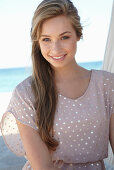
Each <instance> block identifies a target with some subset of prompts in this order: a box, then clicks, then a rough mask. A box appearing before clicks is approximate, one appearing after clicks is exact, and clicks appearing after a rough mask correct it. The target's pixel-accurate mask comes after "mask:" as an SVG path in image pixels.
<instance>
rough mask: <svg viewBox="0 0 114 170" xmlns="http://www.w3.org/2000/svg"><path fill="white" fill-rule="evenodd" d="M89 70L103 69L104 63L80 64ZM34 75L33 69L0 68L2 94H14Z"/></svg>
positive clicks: (0, 90)
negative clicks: (25, 80)
mask: <svg viewBox="0 0 114 170" xmlns="http://www.w3.org/2000/svg"><path fill="white" fill-rule="evenodd" d="M78 64H79V65H80V66H82V67H84V68H86V69H88V70H91V69H96V70H100V69H101V68H102V64H103V61H89V62H78ZM30 75H32V67H30V66H28V67H15V68H0V92H6V93H7V92H12V91H13V89H14V88H15V87H16V86H17V85H18V84H19V83H20V82H21V81H23V80H24V79H26V78H27V77H29V76H30Z"/></svg>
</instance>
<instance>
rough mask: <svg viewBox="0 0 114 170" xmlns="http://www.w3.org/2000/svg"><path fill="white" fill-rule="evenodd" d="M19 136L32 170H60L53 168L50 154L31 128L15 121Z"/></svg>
mask: <svg viewBox="0 0 114 170" xmlns="http://www.w3.org/2000/svg"><path fill="white" fill-rule="evenodd" d="M17 125H18V129H19V132H20V136H21V139H22V142H23V145H24V148H25V152H26V156H27V159H28V160H29V162H30V164H31V166H32V168H33V169H34V170H60V169H58V168H54V167H53V162H52V159H51V154H50V152H49V150H48V148H47V146H46V144H45V143H44V142H43V141H42V139H41V137H40V135H39V134H38V132H37V131H36V130H34V129H33V128H31V127H29V126H27V125H24V124H22V123H20V122H19V121H18V120H17Z"/></svg>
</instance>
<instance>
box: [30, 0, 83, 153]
mask: <svg viewBox="0 0 114 170" xmlns="http://www.w3.org/2000/svg"><path fill="white" fill-rule="evenodd" d="M58 15H65V16H67V17H68V18H69V19H70V21H71V24H72V26H73V28H74V29H75V31H76V34H77V36H78V37H79V38H82V26H81V24H80V17H79V15H78V11H77V9H76V7H75V6H74V5H73V3H72V2H71V1H70V0H43V1H42V2H41V3H40V5H39V6H38V7H37V9H36V11H35V13H34V16H33V19H32V29H31V40H32V64H33V82H32V88H33V93H34V96H35V108H36V115H37V117H36V124H37V126H38V128H39V134H40V136H41V138H42V140H43V141H44V142H45V144H46V145H47V147H48V149H49V150H53V151H55V150H56V147H57V146H58V145H59V142H58V141H57V140H56V139H54V136H53V124H54V117H55V111H56V106H57V103H58V94H57V89H56V84H55V80H54V71H53V69H52V68H51V66H50V64H49V63H48V62H47V61H46V60H45V59H44V57H43V56H42V54H41V50H40V48H39V45H38V40H39V37H40V34H41V29H42V24H43V23H44V21H46V20H47V19H49V18H53V17H56V16H58Z"/></svg>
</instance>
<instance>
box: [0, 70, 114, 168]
mask: <svg viewBox="0 0 114 170" xmlns="http://www.w3.org/2000/svg"><path fill="white" fill-rule="evenodd" d="M31 82H32V77H31V76H30V77H28V78H27V79H25V80H24V81H23V82H21V83H20V84H19V85H18V86H17V87H16V88H15V90H14V91H13V94H12V98H11V100H10V103H9V106H8V108H7V111H6V112H5V113H4V115H3V117H2V121H1V132H2V135H3V138H4V140H5V142H6V144H7V145H8V147H9V149H10V150H11V151H13V152H14V153H15V154H16V155H18V156H24V157H26V153H25V150H24V147H23V144H22V141H21V138H20V135H19V131H18V128H17V125H16V119H17V120H19V121H20V122H21V123H23V124H25V125H27V126H30V127H31V128H33V129H35V130H36V131H38V128H37V126H36V124H35V108H34V105H33V103H34V96H33V93H32V89H31ZM112 113H114V73H110V72H107V71H103V70H94V69H92V70H91V79H90V82H89V86H88V88H87V89H86V91H85V93H84V94H83V95H82V96H81V97H79V98H77V99H75V100H73V99H70V98H68V97H65V96H63V95H61V94H58V105H57V110H56V113H55V119H54V133H55V134H54V137H55V138H56V139H57V140H58V141H59V146H58V148H57V150H56V151H55V152H52V160H53V164H54V166H55V167H58V168H60V169H61V170H105V166H104V162H103V159H104V158H106V157H107V156H108V141H109V124H110V117H111V114H112ZM26 159H27V157H26ZM23 170H32V167H31V165H30V163H29V161H28V160H27V162H26V164H25V166H24V167H23Z"/></svg>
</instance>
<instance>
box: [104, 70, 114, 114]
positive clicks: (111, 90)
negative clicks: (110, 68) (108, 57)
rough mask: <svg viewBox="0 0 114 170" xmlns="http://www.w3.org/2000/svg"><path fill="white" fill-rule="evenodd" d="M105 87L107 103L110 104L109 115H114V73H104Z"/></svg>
mask: <svg viewBox="0 0 114 170" xmlns="http://www.w3.org/2000/svg"><path fill="white" fill-rule="evenodd" d="M104 78H105V79H104V87H105V93H106V95H107V96H108V97H107V103H108V104H109V114H110V116H111V114H113V113H114V73H110V72H106V71H104Z"/></svg>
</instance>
